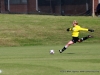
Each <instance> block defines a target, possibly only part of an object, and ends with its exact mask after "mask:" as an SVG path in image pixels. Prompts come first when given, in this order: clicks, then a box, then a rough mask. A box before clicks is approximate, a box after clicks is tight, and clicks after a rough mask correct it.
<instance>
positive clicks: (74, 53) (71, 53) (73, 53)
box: [67, 53, 75, 54]
mask: <svg viewBox="0 0 100 75" xmlns="http://www.w3.org/2000/svg"><path fill="white" fill-rule="evenodd" d="M67 54H75V53H67Z"/></svg>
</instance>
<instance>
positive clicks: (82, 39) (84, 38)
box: [80, 36, 89, 41]
mask: <svg viewBox="0 0 100 75" xmlns="http://www.w3.org/2000/svg"><path fill="white" fill-rule="evenodd" d="M88 38H89V37H88V36H86V37H83V38H81V39H80V41H84V40H87V39H88Z"/></svg>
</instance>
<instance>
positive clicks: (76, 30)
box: [70, 25, 88, 37]
mask: <svg viewBox="0 0 100 75" xmlns="http://www.w3.org/2000/svg"><path fill="white" fill-rule="evenodd" d="M70 30H71V31H72V37H78V36H79V33H80V31H81V30H83V31H88V29H87V28H82V27H80V26H79V25H76V26H74V27H73V28H72V29H71V28H70Z"/></svg>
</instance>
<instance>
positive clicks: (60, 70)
mask: <svg viewBox="0 0 100 75" xmlns="http://www.w3.org/2000/svg"><path fill="white" fill-rule="evenodd" d="M61 48H62V46H61V45H60V46H26V47H1V48H0V70H2V73H0V75H100V50H99V49H100V46H99V44H75V45H73V46H71V47H69V48H68V49H67V50H66V51H65V52H64V53H62V54H60V53H59V52H58V50H59V49H61ZM50 49H54V50H55V54H53V55H52V54H49V50H50Z"/></svg>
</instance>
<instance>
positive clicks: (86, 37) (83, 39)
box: [78, 35, 92, 42]
mask: <svg viewBox="0 0 100 75" xmlns="http://www.w3.org/2000/svg"><path fill="white" fill-rule="evenodd" d="M89 38H92V36H91V35H88V36H85V37H83V38H81V39H79V40H78V42H82V41H85V40H87V39H89Z"/></svg>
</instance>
